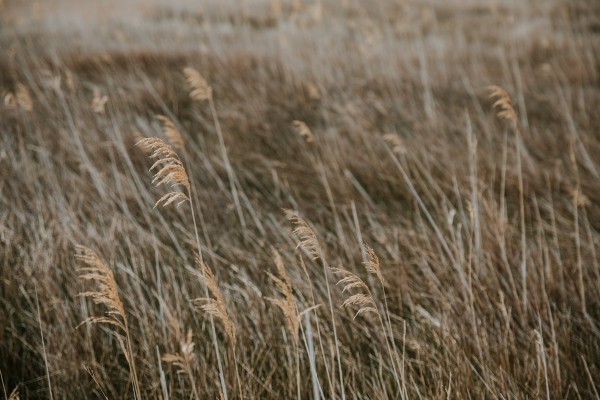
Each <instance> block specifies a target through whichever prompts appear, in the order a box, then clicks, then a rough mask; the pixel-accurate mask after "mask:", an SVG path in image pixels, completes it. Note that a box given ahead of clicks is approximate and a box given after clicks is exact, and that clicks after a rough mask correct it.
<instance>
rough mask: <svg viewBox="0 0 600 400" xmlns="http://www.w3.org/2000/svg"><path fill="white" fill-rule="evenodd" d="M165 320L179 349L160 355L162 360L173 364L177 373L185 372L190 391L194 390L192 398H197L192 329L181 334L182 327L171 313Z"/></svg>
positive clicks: (198, 396)
mask: <svg viewBox="0 0 600 400" xmlns="http://www.w3.org/2000/svg"><path fill="white" fill-rule="evenodd" d="M167 320H168V322H169V326H170V327H171V331H172V332H173V333H174V335H175V338H176V339H177V341H178V342H179V351H177V352H176V353H167V354H165V355H163V356H162V360H163V361H164V362H166V363H169V364H171V365H173V366H175V367H176V368H177V369H178V370H177V373H179V374H185V375H187V376H188V378H189V380H190V383H191V385H192V391H193V392H194V398H195V399H196V400H198V399H199V398H200V395H199V393H198V389H197V387H196V380H195V374H194V367H193V366H194V361H195V358H196V355H195V354H194V347H195V343H194V341H193V334H192V330H191V329H188V331H187V334H185V335H184V334H183V328H182V327H181V324H180V323H179V320H177V318H175V317H174V316H173V315H172V314H171V313H169V312H168V313H167Z"/></svg>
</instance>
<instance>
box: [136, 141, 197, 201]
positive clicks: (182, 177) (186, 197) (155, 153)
mask: <svg viewBox="0 0 600 400" xmlns="http://www.w3.org/2000/svg"><path fill="white" fill-rule="evenodd" d="M136 146H140V147H141V148H142V149H144V150H149V151H151V152H152V153H151V154H150V158H152V159H155V160H156V162H155V163H154V164H153V165H152V166H151V167H150V171H152V170H153V169H155V168H159V167H160V168H159V169H158V171H157V172H156V173H155V174H154V178H153V180H152V183H153V184H154V185H155V186H157V187H158V186H160V185H163V184H170V185H171V187H177V186H183V188H185V193H184V192H180V191H172V192H169V193H167V194H165V195H164V196H162V197H161V198H160V199H158V201H157V202H156V204H155V205H154V207H155V208H156V207H157V206H159V205H160V204H161V203H162V206H163V207H166V206H168V205H169V204H171V203H177V205H180V204H182V203H185V202H186V201H190V193H191V189H190V180H189V178H188V175H187V172H186V171H185V168H184V167H183V163H182V162H181V160H180V159H179V156H178V155H177V153H176V152H175V150H173V147H171V146H170V145H168V144H167V143H165V142H164V141H163V140H162V139H159V138H156V137H149V138H145V139H142V140H140V141H139V142H137V143H136Z"/></svg>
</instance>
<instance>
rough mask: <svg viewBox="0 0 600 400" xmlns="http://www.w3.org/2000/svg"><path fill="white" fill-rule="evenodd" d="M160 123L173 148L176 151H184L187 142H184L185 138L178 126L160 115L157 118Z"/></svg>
mask: <svg viewBox="0 0 600 400" xmlns="http://www.w3.org/2000/svg"><path fill="white" fill-rule="evenodd" d="M156 118H157V119H158V120H159V121H160V122H162V131H163V133H164V134H165V136H166V137H167V139H168V140H169V142H170V143H171V145H172V146H173V147H175V148H176V149H183V148H184V146H185V141H184V140H183V136H182V135H181V132H179V129H177V126H176V125H175V123H174V122H173V121H171V119H170V118H169V117H166V116H164V115H158V116H157V117H156Z"/></svg>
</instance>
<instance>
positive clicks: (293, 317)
mask: <svg viewBox="0 0 600 400" xmlns="http://www.w3.org/2000/svg"><path fill="white" fill-rule="evenodd" d="M273 259H274V260H275V266H276V267H277V274H278V275H279V276H275V275H273V274H271V273H269V277H270V278H271V280H273V282H275V286H277V289H279V292H280V293H281V294H282V295H283V299H272V298H269V299H268V300H269V301H270V302H271V303H273V304H275V305H276V306H277V307H279V308H280V309H281V311H282V312H283V315H284V316H285V321H286V325H287V328H288V331H289V332H290V334H291V335H292V338H293V340H294V345H296V346H297V345H298V343H299V337H298V331H299V329H300V320H299V319H298V308H297V306H296V300H295V299H294V292H293V287H292V282H291V281H290V278H289V276H288V274H287V272H286V271H285V266H284V264H283V259H282V258H281V255H280V254H279V252H277V250H273Z"/></svg>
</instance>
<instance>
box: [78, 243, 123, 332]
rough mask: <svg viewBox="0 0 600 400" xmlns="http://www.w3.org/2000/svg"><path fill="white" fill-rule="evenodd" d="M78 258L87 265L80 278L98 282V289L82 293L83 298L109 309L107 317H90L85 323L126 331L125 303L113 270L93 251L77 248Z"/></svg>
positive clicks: (82, 247) (81, 247)
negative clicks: (105, 325)
mask: <svg viewBox="0 0 600 400" xmlns="http://www.w3.org/2000/svg"><path fill="white" fill-rule="evenodd" d="M76 249H77V255H76V258H77V259H78V260H79V261H80V262H82V263H83V264H85V265H86V266H85V267H82V268H81V269H80V272H81V274H80V276H79V277H80V278H81V279H83V280H87V281H93V282H96V284H97V285H98V289H97V290H95V291H88V292H83V293H80V295H81V296H84V297H88V298H91V299H92V300H93V302H94V303H95V304H102V305H104V306H106V308H108V312H107V313H106V315H107V316H106V317H96V316H94V317H90V318H88V319H87V320H85V321H84V322H82V324H83V323H85V322H92V323H101V324H109V325H112V326H115V327H117V328H119V329H121V330H122V331H124V332H125V331H126V330H127V328H126V317H125V308H124V307H123V302H122V300H121V297H120V296H119V289H118V287H117V282H116V281H115V277H114V274H113V272H112V270H111V269H110V268H109V267H108V265H106V264H105V263H104V262H103V261H102V260H101V259H100V257H98V255H97V254H96V253H95V252H94V251H93V250H91V249H89V248H87V247H84V246H77V248H76Z"/></svg>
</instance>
